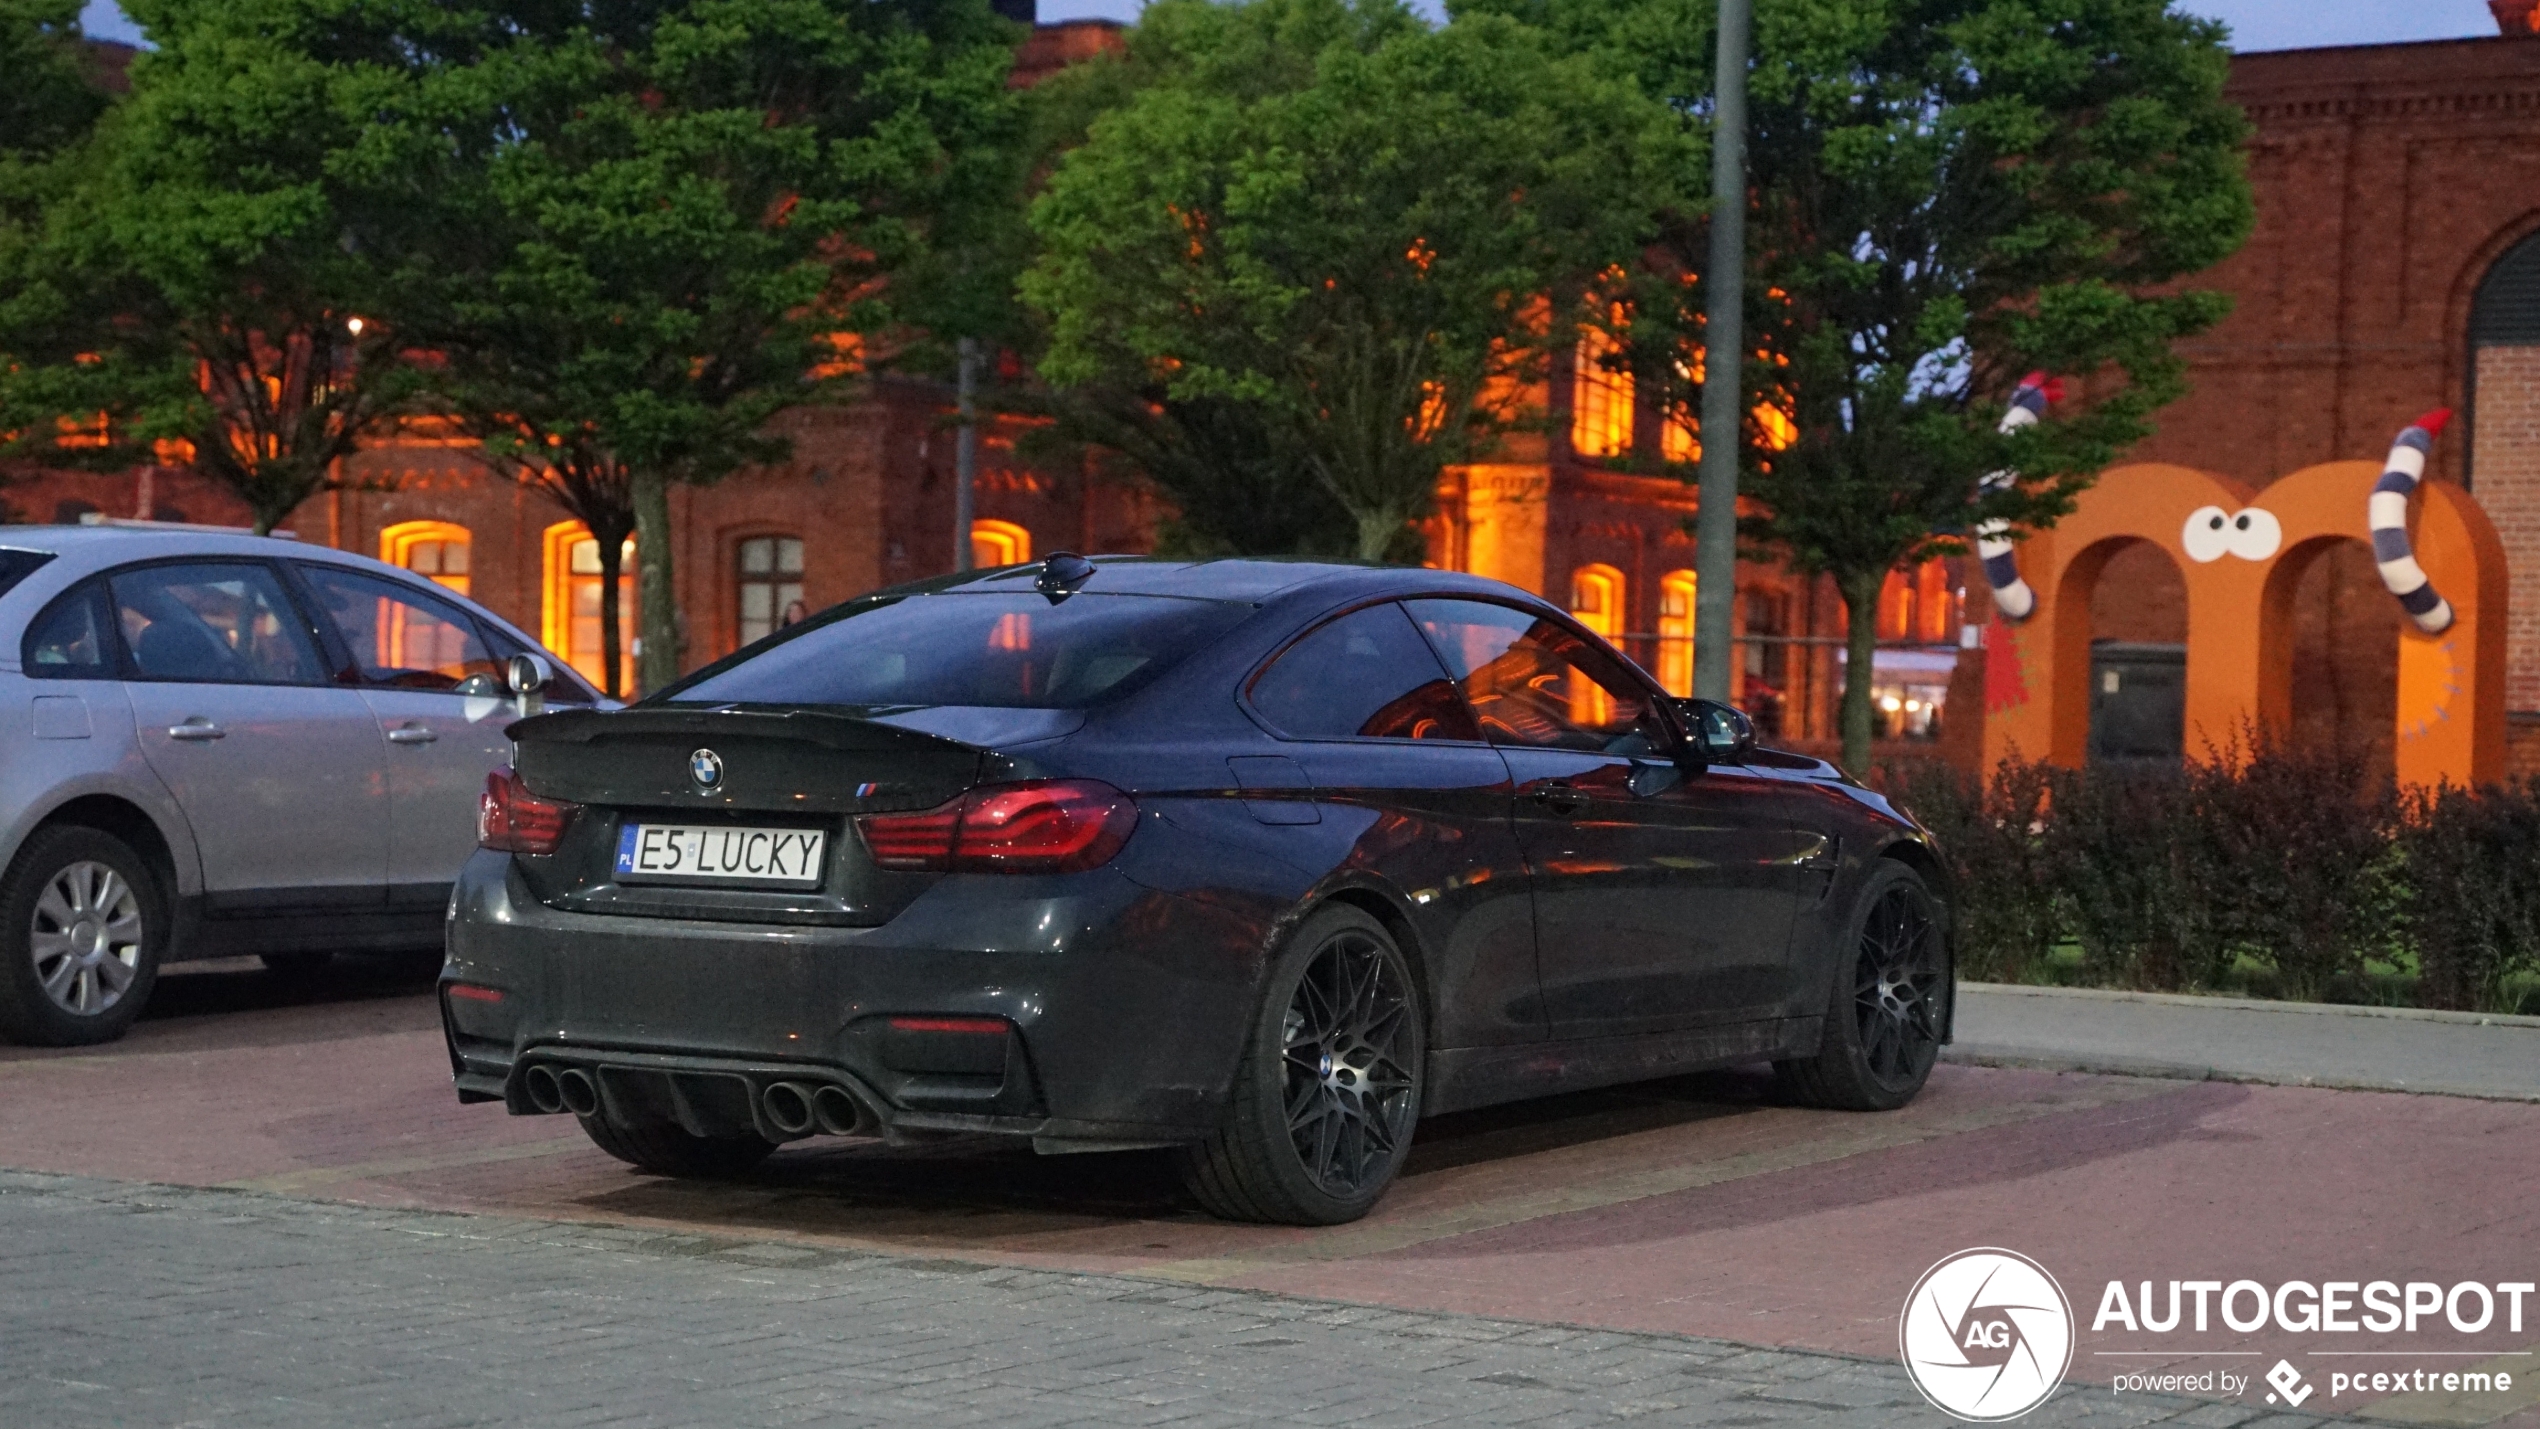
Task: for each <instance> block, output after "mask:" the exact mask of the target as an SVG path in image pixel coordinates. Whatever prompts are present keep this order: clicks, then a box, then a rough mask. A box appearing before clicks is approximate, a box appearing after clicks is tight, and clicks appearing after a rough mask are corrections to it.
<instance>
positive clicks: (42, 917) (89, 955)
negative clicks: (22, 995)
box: [27, 859, 141, 1017]
mask: <svg viewBox="0 0 2540 1429" xmlns="http://www.w3.org/2000/svg"><path fill="white" fill-rule="evenodd" d="M27 944H28V948H29V951H30V952H31V953H32V954H33V956H34V959H35V980H36V981H37V982H38V983H40V984H42V985H43V988H44V995H45V996H46V997H49V998H51V999H52V1000H53V1005H54V1006H56V1007H59V1008H61V1009H62V1010H63V1011H65V1012H69V1013H73V1014H75V1015H77V1016H81V1017H94V1016H96V1015H97V1014H99V1013H101V1012H104V1011H105V1010H106V1009H108V1008H110V1007H112V1006H114V1005H115V1004H116V1003H118V1002H121V1001H122V1000H123V995H124V991H125V989H127V988H129V987H131V986H132V979H133V976H134V975H135V974H136V973H138V972H139V971H140V969H141V899H140V897H139V896H138V895H136V894H135V893H134V892H133V890H132V885H131V884H129V883H126V882H124V879H123V875H122V874H119V873H117V872H115V871H114V870H113V869H111V868H109V867H107V866H106V865H104V864H102V863H96V862H93V861H90V860H86V859H83V860H81V861H80V862H78V863H74V864H70V865H68V866H66V867H64V868H63V869H62V870H61V871H60V872H58V873H56V874H54V875H53V877H52V878H51V879H50V880H49V881H48V882H46V883H45V885H44V892H43V893H42V894H40V895H39V896H38V897H37V898H36V900H35V918H34V926H33V927H31V928H30V929H29V930H28V939H27Z"/></svg>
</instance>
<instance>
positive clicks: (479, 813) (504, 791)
mask: <svg viewBox="0 0 2540 1429" xmlns="http://www.w3.org/2000/svg"><path fill="white" fill-rule="evenodd" d="M581 808H582V806H581V805H579V804H567V803H564V802H562V801H561V800H557V799H541V798H539V797H538V796H537V795H535V794H532V793H530V792H529V788H528V786H527V785H525V784H523V783H521V782H520V776H519V775H518V774H515V773H513V772H512V769H511V766H510V765H508V764H506V765H504V766H503V767H502V768H500V769H497V770H495V771H494V772H493V773H491V774H488V775H486V776H485V793H484V794H483V796H481V797H480V798H478V799H477V801H476V842H477V843H478V844H479V845H480V846H482V847H485V848H490V849H494V850H496V851H498V852H501V853H554V852H555V851H556V846H557V845H559V844H561V843H563V842H564V832H565V830H566V829H567V828H569V827H571V826H572V824H573V816H574V815H575V814H576V813H577V812H579V811H580V810H581Z"/></svg>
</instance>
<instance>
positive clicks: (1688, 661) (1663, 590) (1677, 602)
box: [1658, 571, 1700, 699]
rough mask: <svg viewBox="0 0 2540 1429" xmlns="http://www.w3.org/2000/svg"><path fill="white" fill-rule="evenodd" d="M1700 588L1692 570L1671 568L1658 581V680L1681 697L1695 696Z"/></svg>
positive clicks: (1670, 692) (1672, 693)
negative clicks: (1695, 607)
mask: <svg viewBox="0 0 2540 1429" xmlns="http://www.w3.org/2000/svg"><path fill="white" fill-rule="evenodd" d="M1699 589H1700V586H1699V585H1698V584H1697V583H1696V582H1695V580H1694V575H1693V572H1691V571H1669V572H1668V573H1667V575H1666V577H1665V578H1664V579H1662V580H1660V581H1659V582H1658V683H1659V685H1660V686H1662V687H1664V688H1665V690H1666V691H1667V693H1669V694H1671V695H1674V696H1676V697H1677V698H1678V699H1690V698H1692V696H1693V602H1694V594H1695V592H1696V591H1698V590H1699Z"/></svg>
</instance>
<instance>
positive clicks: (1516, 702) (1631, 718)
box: [1406, 600, 1673, 755]
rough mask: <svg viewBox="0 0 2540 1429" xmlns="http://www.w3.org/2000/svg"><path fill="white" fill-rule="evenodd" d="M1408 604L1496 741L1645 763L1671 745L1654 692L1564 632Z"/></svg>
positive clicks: (1520, 619) (1466, 609) (1444, 606)
mask: <svg viewBox="0 0 2540 1429" xmlns="http://www.w3.org/2000/svg"><path fill="white" fill-rule="evenodd" d="M1406 604H1408V605H1409V607H1410V610H1411V616H1412V619H1414V620H1416V621H1418V622H1419V625H1420V629H1421V630H1422V631H1423V632H1425V633H1426V634H1427V635H1428V637H1429V639H1430V641H1431V642H1432V643H1434V644H1435V645H1436V646H1437V650H1438V655H1439V657H1440V658H1441V659H1443V660H1445V661H1446V667H1447V671H1448V673H1449V674H1451V675H1453V676H1454V677H1455V683H1456V685H1457V687H1458V688H1460V689H1461V690H1462V691H1463V692H1464V696H1465V699H1466V700H1467V701H1469V702H1470V703H1471V704H1472V706H1473V713H1474V715H1475V716H1476V717H1477V718H1479V719H1480V721H1481V726H1482V734H1483V736H1484V737H1485V738H1487V739H1489V740H1490V742H1491V743H1493V744H1523V745H1535V746H1538V747H1542V748H1547V749H1580V750H1595V751H1599V752H1603V753H1609V754H1631V755H1646V754H1657V753H1661V752H1664V751H1665V750H1666V749H1667V748H1668V747H1669V745H1670V744H1671V743H1672V742H1673V737H1672V735H1671V734H1670V733H1669V731H1668V726H1667V724H1666V720H1665V716H1663V715H1662V714H1660V713H1659V711H1658V709H1657V707H1656V705H1657V702H1656V701H1655V700H1654V699H1652V698H1651V696H1650V694H1649V691H1648V689H1647V688H1646V687H1645V686H1643V685H1642V684H1641V683H1640V681H1638V680H1635V679H1633V678H1632V677H1631V675H1630V674H1629V673H1628V672H1627V671H1625V670H1624V668H1623V665H1622V662H1621V661H1619V660H1617V659H1615V658H1614V657H1613V656H1612V655H1610V654H1608V653H1607V652H1605V651H1604V650H1602V649H1599V648H1597V647H1596V646H1594V645H1591V644H1589V643H1588V642H1587V641H1585V640H1583V639H1581V638H1580V637H1578V636H1577V635H1574V634H1572V633H1571V632H1570V630H1569V629H1568V628H1567V627H1564V626H1562V625H1559V624H1556V623H1555V622H1553V621H1550V620H1546V619H1543V618H1541V617H1539V616H1535V615H1531V614H1529V613H1527V612H1525V611H1522V610H1516V609H1513V608H1511V607H1508V606H1504V605H1489V604H1485V603H1483V602H1481V601H1470V600H1415V601H1409V602H1406Z"/></svg>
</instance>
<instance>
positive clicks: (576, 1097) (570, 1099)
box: [556, 1067, 600, 1116]
mask: <svg viewBox="0 0 2540 1429" xmlns="http://www.w3.org/2000/svg"><path fill="white" fill-rule="evenodd" d="M556 1091H557V1093H558V1094H559V1095H560V1096H561V1097H562V1098H563V1100H564V1109H565V1110H566V1111H569V1112H571V1113H573V1114H574V1115H575V1116H592V1115H596V1114H597V1113H598V1112H599V1110H600V1084H599V1083H597V1082H594V1081H592V1080H591V1074H590V1073H589V1072H586V1071H584V1070H582V1069H581V1068H580V1067H567V1068H565V1069H564V1070H563V1071H561V1072H558V1073H556Z"/></svg>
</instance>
